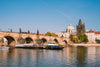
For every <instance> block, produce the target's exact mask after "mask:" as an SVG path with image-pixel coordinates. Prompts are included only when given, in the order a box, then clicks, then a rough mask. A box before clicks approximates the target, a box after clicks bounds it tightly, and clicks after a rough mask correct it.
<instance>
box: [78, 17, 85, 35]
mask: <svg viewBox="0 0 100 67" xmlns="http://www.w3.org/2000/svg"><path fill="white" fill-rule="evenodd" d="M76 28H77V36H79V35H80V34H85V24H82V21H81V19H80V20H79V24H78V25H76Z"/></svg>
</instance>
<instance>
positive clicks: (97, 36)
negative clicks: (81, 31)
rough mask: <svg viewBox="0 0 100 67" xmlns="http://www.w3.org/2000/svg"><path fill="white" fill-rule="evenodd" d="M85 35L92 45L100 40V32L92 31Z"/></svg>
mask: <svg viewBox="0 0 100 67" xmlns="http://www.w3.org/2000/svg"><path fill="white" fill-rule="evenodd" d="M85 34H86V35H87V36H88V40H89V42H90V43H95V39H99V40H100V31H93V30H90V31H88V32H86V33H85Z"/></svg>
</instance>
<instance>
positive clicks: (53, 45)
mask: <svg viewBox="0 0 100 67" xmlns="http://www.w3.org/2000/svg"><path fill="white" fill-rule="evenodd" d="M44 46H45V47H44V48H45V49H54V50H57V49H58V50H59V49H63V48H64V47H63V46H60V45H58V44H56V43H54V42H49V43H48V44H47V45H44Z"/></svg>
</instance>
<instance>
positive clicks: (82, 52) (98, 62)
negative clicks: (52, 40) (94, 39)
mask: <svg viewBox="0 0 100 67" xmlns="http://www.w3.org/2000/svg"><path fill="white" fill-rule="evenodd" d="M0 67H100V47H88V48H86V47H77V48H76V47H66V48H64V49H63V50H45V49H18V48H14V49H10V50H8V51H7V50H0Z"/></svg>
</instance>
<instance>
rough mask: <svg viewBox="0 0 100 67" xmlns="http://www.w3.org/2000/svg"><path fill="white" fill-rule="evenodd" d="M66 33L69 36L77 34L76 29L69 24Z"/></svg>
mask: <svg viewBox="0 0 100 67" xmlns="http://www.w3.org/2000/svg"><path fill="white" fill-rule="evenodd" d="M66 32H67V33H69V34H71V33H74V32H75V30H74V27H73V26H72V25H71V24H69V26H68V27H67V29H66Z"/></svg>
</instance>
